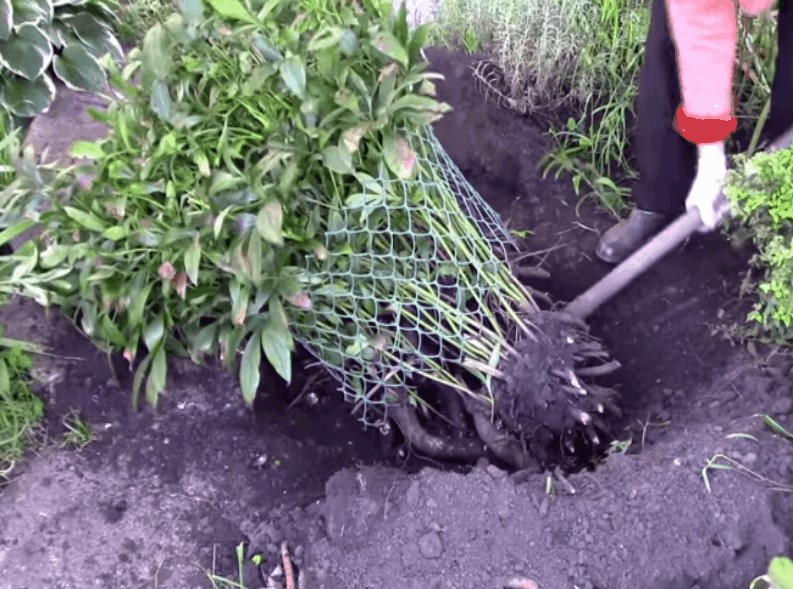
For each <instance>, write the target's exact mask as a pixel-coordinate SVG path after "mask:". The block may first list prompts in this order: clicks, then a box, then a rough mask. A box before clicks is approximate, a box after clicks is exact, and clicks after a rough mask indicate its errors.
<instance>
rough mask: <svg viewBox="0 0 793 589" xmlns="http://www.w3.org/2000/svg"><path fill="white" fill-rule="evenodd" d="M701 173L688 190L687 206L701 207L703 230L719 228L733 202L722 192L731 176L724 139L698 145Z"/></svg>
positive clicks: (690, 207) (689, 208) (691, 207)
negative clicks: (728, 177)
mask: <svg viewBox="0 0 793 589" xmlns="http://www.w3.org/2000/svg"><path fill="white" fill-rule="evenodd" d="M697 150H698V152H699V159H698V160H697V176H696V178H694V183H693V184H692V185H691V189H690V190H689V192H688V198H687V199H686V209H688V210H691V209H694V208H695V209H697V210H698V211H699V216H700V218H701V219H702V228H701V229H700V231H701V232H710V231H713V230H714V229H716V227H718V226H719V224H720V223H721V222H722V221H723V220H724V218H725V217H726V216H727V215H728V214H729V212H730V203H729V201H728V200H727V198H726V197H725V196H724V194H723V193H722V188H723V186H724V180H725V179H726V177H727V156H726V155H725V153H724V142H719V143H706V144H703V145H699V146H697Z"/></svg>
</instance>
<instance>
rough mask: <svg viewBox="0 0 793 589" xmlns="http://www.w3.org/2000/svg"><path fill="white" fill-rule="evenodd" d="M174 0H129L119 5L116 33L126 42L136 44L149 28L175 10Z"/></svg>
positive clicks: (141, 39)
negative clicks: (119, 16) (119, 13)
mask: <svg viewBox="0 0 793 589" xmlns="http://www.w3.org/2000/svg"><path fill="white" fill-rule="evenodd" d="M176 8H177V4H176V2H174V0H129V1H128V2H124V3H122V5H121V19H120V20H119V24H118V25H117V26H118V33H119V36H120V38H121V39H122V40H123V41H125V42H126V43H130V44H138V43H140V42H142V41H143V37H144V35H145V34H146V31H148V30H149V29H150V28H152V27H153V26H154V25H156V24H158V23H161V22H162V20H163V18H164V17H166V16H168V15H170V14H171V13H172V12H173V11H174V10H176Z"/></svg>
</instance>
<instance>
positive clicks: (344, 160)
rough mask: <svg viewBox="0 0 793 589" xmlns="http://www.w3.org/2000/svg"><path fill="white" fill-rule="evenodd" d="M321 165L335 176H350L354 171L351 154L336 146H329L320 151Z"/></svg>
mask: <svg viewBox="0 0 793 589" xmlns="http://www.w3.org/2000/svg"><path fill="white" fill-rule="evenodd" d="M322 163H323V164H325V167H326V168H328V169H329V170H330V171H331V172H335V173H337V174H352V173H353V172H354V171H355V169H354V168H353V167H352V154H351V153H350V151H349V150H348V149H346V148H344V149H342V148H340V147H339V146H338V145H329V146H328V147H326V148H325V149H323V150H322Z"/></svg>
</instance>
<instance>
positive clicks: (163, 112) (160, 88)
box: [149, 80, 172, 121]
mask: <svg viewBox="0 0 793 589" xmlns="http://www.w3.org/2000/svg"><path fill="white" fill-rule="evenodd" d="M171 104H172V103H171V94H170V92H169V91H168V84H166V83H165V82H163V81H162V80H158V81H157V82H155V83H154V85H153V86H152V88H151V97H150V98H149V107H150V108H151V110H152V111H154V114H155V115H157V118H159V119H160V120H161V121H168V120H170V118H171Z"/></svg>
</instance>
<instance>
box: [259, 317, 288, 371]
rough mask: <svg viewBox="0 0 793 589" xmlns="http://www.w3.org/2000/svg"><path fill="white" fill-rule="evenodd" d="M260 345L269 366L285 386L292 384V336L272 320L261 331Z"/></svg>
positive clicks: (278, 322) (277, 322)
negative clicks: (282, 380) (285, 383)
mask: <svg viewBox="0 0 793 589" xmlns="http://www.w3.org/2000/svg"><path fill="white" fill-rule="evenodd" d="M261 344H262V350H264V355H265V357H266V358H267V361H268V362H270V365H271V366H272V367H273V368H274V369H275V371H276V372H277V373H278V375H279V376H280V377H281V378H283V379H284V380H285V381H286V382H287V384H289V383H291V382H292V335H291V334H290V333H289V330H288V329H287V328H286V327H285V326H283V325H281V324H280V321H273V320H272V319H271V320H270V321H268V322H267V323H266V324H265V327H264V329H262V331H261Z"/></svg>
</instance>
